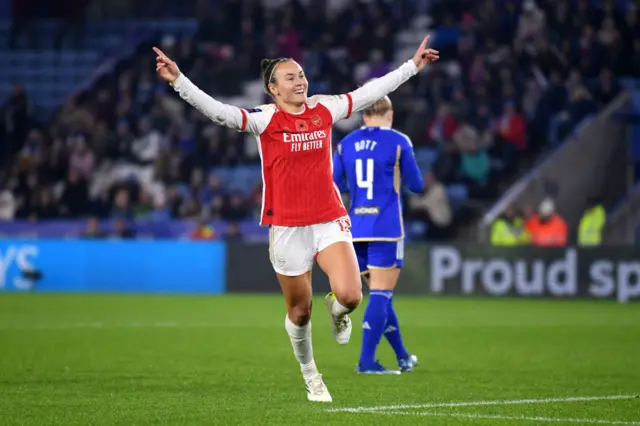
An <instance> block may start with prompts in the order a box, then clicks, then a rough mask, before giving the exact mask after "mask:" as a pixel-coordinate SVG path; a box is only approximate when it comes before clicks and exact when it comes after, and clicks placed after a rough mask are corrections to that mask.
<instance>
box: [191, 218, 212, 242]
mask: <svg viewBox="0 0 640 426" xmlns="http://www.w3.org/2000/svg"><path fill="white" fill-rule="evenodd" d="M215 237H216V233H215V230H214V229H213V226H211V225H209V224H208V223H207V221H206V220H205V219H204V218H200V219H198V222H197V224H196V228H195V229H194V230H193V232H191V235H190V239H192V240H196V241H205V240H213V239H215Z"/></svg>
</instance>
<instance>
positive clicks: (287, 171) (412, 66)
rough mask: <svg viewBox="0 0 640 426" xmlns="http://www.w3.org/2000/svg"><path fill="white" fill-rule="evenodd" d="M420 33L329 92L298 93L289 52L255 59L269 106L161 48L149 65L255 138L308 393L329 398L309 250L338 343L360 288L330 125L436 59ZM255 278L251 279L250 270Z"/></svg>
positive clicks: (299, 74)
mask: <svg viewBox="0 0 640 426" xmlns="http://www.w3.org/2000/svg"><path fill="white" fill-rule="evenodd" d="M428 41H429V37H426V38H425V39H424V41H423V42H422V44H421V45H420V47H419V48H418V50H417V51H416V53H415V55H414V57H413V59H411V60H409V61H407V62H406V63H404V64H402V66H400V67H399V68H398V69H396V70H394V71H392V72H390V73H389V74H387V75H386V76H384V77H381V78H379V79H378V80H376V81H375V82H372V83H370V84H367V85H364V86H362V87H360V88H358V89H357V90H354V91H353V92H350V93H347V94H345V95H339V96H313V97H310V98H307V88H308V86H309V83H308V81H307V79H306V77H305V75H304V71H303V70H302V68H301V67H300V65H299V64H298V63H296V62H295V61H294V60H292V59H289V58H279V59H265V60H263V61H262V63H261V68H262V78H263V82H264V89H265V91H266V92H267V93H268V94H269V95H270V96H271V97H272V98H273V100H274V104H269V105H263V106H260V107H259V108H254V109H250V110H246V109H242V108H238V107H235V106H231V105H227V104H223V103H221V102H219V101H217V100H215V99H213V98H212V97H210V96H208V95H207V94H206V93H204V92H203V91H202V90H200V89H199V88H198V87H197V86H196V85H194V84H193V83H192V82H191V81H190V80H189V79H188V78H187V77H186V76H185V75H183V74H182V73H181V72H180V70H179V69H178V66H177V65H176V64H175V62H173V61H172V60H170V59H169V58H168V57H167V56H166V55H165V54H164V53H163V52H162V51H160V50H159V49H157V48H154V51H155V52H156V53H157V55H158V56H157V58H156V59H157V66H156V69H157V72H158V74H159V75H160V77H161V78H163V79H164V80H165V81H167V82H169V83H170V84H171V85H172V86H173V88H174V90H175V91H176V92H178V94H179V95H180V97H181V98H182V99H184V100H185V101H187V102H188V103H189V104H191V105H192V106H193V107H195V108H196V109H198V110H199V111H201V112H202V113H203V114H204V115H206V116H207V117H208V118H209V119H211V120H212V121H213V122H215V123H218V124H221V125H223V126H227V127H230V128H233V129H236V130H239V131H244V132H249V133H251V134H252V135H253V136H255V138H256V141H257V144H258V149H259V152H260V157H261V161H262V178H263V193H262V200H263V201H262V203H263V204H262V214H261V220H260V224H261V225H269V239H270V244H269V255H270V260H271V263H272V265H273V268H274V270H275V271H276V274H277V276H278V280H279V282H280V287H281V288H282V292H283V294H284V297H285V302H286V305H287V316H286V318H285V329H286V331H287V333H288V334H289V337H290V340H291V344H292V346H293V352H294V355H295V357H296V359H297V360H298V362H299V363H300V369H301V371H302V375H303V378H304V380H305V384H306V389H307V398H308V399H309V400H310V401H321V402H330V401H331V395H330V394H329V391H328V390H327V387H326V385H325V384H324V381H323V380H322V375H321V374H320V373H319V372H318V369H317V367H316V363H315V361H314V358H313V348H312V345H311V321H310V319H311V295H312V294H311V268H312V266H313V263H314V256H315V254H316V253H318V256H317V261H318V264H319V265H320V267H321V268H322V270H323V271H324V272H325V273H326V274H327V276H328V277H329V281H330V284H331V290H332V297H329V298H327V306H328V308H329V311H330V316H331V320H332V321H331V324H332V329H333V333H334V336H335V338H336V340H337V342H338V343H340V344H346V343H347V342H348V341H349V338H350V336H351V320H350V319H349V316H348V314H349V313H350V312H352V311H353V310H354V309H355V308H356V307H357V306H358V304H359V303H360V300H361V298H362V287H361V283H360V277H359V274H358V261H357V258H356V255H355V251H354V249H353V245H352V237H351V232H350V222H349V218H348V216H347V212H346V210H345V208H344V205H343V204H342V201H341V199H340V194H339V191H338V190H337V188H336V187H335V185H334V183H333V176H332V171H331V127H332V125H333V124H334V123H335V122H337V121H338V120H341V119H344V118H347V117H349V116H351V114H352V113H353V112H355V111H360V110H362V109H363V108H366V107H367V106H369V105H371V104H372V103H374V102H375V101H376V100H377V99H380V98H381V97H383V96H385V95H386V94H388V93H390V92H392V91H393V90H395V89H396V88H398V86H400V85H401V84H402V83H404V82H405V81H407V80H408V79H409V78H411V77H412V76H413V75H415V74H416V73H418V72H419V71H420V70H422V69H423V68H424V67H425V66H426V65H427V64H428V63H431V62H434V61H436V60H438V59H439V57H438V52H437V51H435V50H433V49H428V48H427V43H428ZM257 279H260V278H259V277H257Z"/></svg>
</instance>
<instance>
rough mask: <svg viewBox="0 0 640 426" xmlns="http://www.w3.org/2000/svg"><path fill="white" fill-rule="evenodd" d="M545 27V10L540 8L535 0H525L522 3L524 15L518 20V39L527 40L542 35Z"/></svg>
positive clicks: (520, 40)
mask: <svg viewBox="0 0 640 426" xmlns="http://www.w3.org/2000/svg"><path fill="white" fill-rule="evenodd" d="M544 27H545V15H544V12H543V11H542V10H541V9H539V8H538V7H537V5H536V3H535V1H534V0H525V1H524V3H523V4H522V15H520V20H519V22H518V34H517V36H516V41H518V42H527V41H532V40H535V39H538V38H540V37H541V36H542V34H543V31H544Z"/></svg>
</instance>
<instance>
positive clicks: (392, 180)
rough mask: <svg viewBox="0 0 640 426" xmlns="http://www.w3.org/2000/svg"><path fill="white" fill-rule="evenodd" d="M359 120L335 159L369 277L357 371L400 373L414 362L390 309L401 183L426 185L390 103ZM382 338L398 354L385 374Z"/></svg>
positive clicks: (398, 259)
mask: <svg viewBox="0 0 640 426" xmlns="http://www.w3.org/2000/svg"><path fill="white" fill-rule="evenodd" d="M370 84H371V83H370ZM363 119H364V123H365V127H362V128H361V129H359V130H356V131H354V132H352V133H351V134H349V135H347V136H346V137H345V138H344V139H343V140H342V141H341V142H340V143H339V144H338V147H337V150H336V152H335V154H334V157H333V176H334V180H335V182H336V183H337V184H338V186H339V187H340V189H341V190H342V191H344V192H346V191H348V192H349V194H350V197H351V207H350V208H349V216H350V218H351V223H352V228H351V232H352V234H353V241H354V243H353V244H354V247H355V250H356V255H357V257H358V264H359V267H360V273H361V274H362V275H363V276H365V279H366V275H368V276H369V282H368V284H369V288H370V293H369V303H368V304H367V309H366V311H365V313H364V321H363V325H362V328H363V335H362V351H361V353H360V361H359V362H358V365H357V367H356V372H357V373H360V374H400V371H403V372H408V371H411V370H413V368H414V367H415V365H416V364H417V363H418V358H417V357H416V356H415V355H411V354H409V352H408V351H407V349H406V348H405V347H404V344H403V342H402V337H401V335H400V326H399V325H398V318H397V317H396V313H395V310H394V308H393V289H394V288H395V286H396V284H397V282H398V277H399V275H400V268H401V267H402V260H403V257H404V256H403V255H404V242H403V239H404V228H403V223H402V203H401V198H400V197H401V194H400V187H401V178H402V181H404V182H405V183H406V184H407V186H408V188H409V189H410V190H411V191H413V192H422V190H423V189H424V183H423V181H422V175H421V173H420V169H419V168H418V164H417V163H416V160H415V158H414V156H413V147H412V145H411V141H410V140H409V138H408V137H407V136H406V135H404V134H402V133H400V132H397V131H395V130H393V129H391V125H392V123H393V109H392V106H391V100H389V98H388V97H387V96H385V97H384V98H382V99H380V100H379V101H377V102H376V103H374V104H373V105H371V106H370V107H368V108H366V109H365V110H364V112H363ZM345 177H346V181H347V183H348V186H346V185H345ZM383 334H384V335H385V337H386V338H387V340H388V341H389V344H390V345H391V347H392V348H393V350H394V352H395V353H396V357H397V359H398V365H399V367H400V371H398V370H389V369H386V368H385V367H383V366H382V365H380V363H379V362H378V361H377V360H376V358H375V354H376V348H377V346H378V344H379V343H380V339H381V338H382V335H383Z"/></svg>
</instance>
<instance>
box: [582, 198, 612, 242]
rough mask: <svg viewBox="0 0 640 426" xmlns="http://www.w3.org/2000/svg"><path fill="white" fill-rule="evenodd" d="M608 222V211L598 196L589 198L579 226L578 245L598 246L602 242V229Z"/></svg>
mask: <svg viewBox="0 0 640 426" xmlns="http://www.w3.org/2000/svg"><path fill="white" fill-rule="evenodd" d="M606 222H607V213H606V211H605V209H604V206H603V205H602V201H601V200H600V199H599V198H598V197H591V198H589V199H588V200H587V209H586V210H585V211H584V213H583V215H582V218H581V219H580V224H579V226H578V245H580V246H582V247H586V246H597V245H600V243H601V242H602V230H603V228H604V226H605V224H606Z"/></svg>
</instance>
